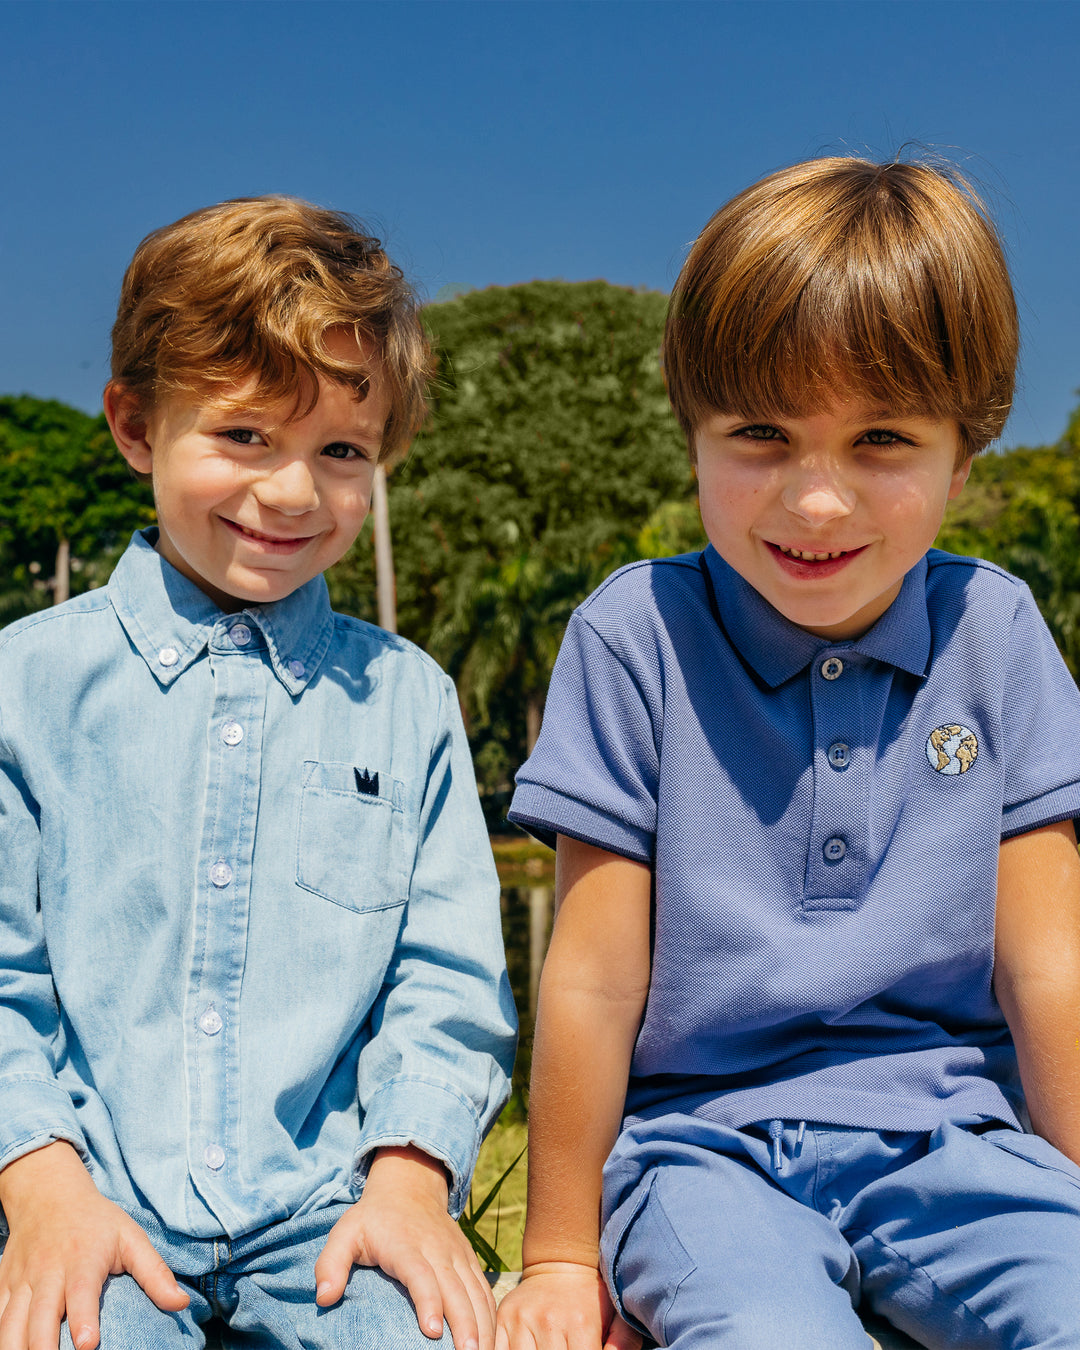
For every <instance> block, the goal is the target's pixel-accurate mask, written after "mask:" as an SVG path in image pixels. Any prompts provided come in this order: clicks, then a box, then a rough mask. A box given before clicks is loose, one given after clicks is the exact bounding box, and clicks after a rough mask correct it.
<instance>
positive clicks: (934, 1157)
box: [602, 1116, 1080, 1350]
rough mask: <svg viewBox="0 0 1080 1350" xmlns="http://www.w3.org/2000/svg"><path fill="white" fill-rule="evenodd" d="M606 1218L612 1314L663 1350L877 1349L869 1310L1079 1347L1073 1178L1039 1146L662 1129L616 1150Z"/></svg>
mask: <svg viewBox="0 0 1080 1350" xmlns="http://www.w3.org/2000/svg"><path fill="white" fill-rule="evenodd" d="M777 1144H779V1146H780V1154H781V1157H780V1158H779V1162H780V1166H779V1168H778V1167H777V1166H776V1163H777V1161H778V1158H777V1147H776V1146H777ZM605 1218H606V1222H605V1226H604V1233H603V1240H602V1254H603V1261H604V1267H605V1274H606V1276H607V1278H608V1282H609V1284H610V1285H611V1288H612V1293H613V1295H614V1297H615V1298H616V1302H617V1304H618V1306H619V1307H620V1309H621V1310H622V1312H623V1315H624V1316H626V1317H627V1319H628V1320H629V1321H630V1322H631V1323H632V1324H636V1325H637V1326H639V1327H640V1328H641V1329H643V1330H644V1331H645V1332H646V1333H647V1334H648V1335H650V1336H651V1337H652V1338H653V1340H655V1341H656V1342H657V1343H658V1344H659V1345H662V1346H669V1347H673V1348H674V1347H677V1348H678V1350H699V1348H701V1350H703V1348H704V1347H708V1348H709V1350H717V1348H718V1347H721V1346H730V1347H732V1350H776V1347H777V1346H783V1347H784V1348H785V1350H821V1347H822V1346H828V1347H829V1350H868V1346H869V1341H868V1338H867V1335H866V1333H865V1331H863V1329H862V1327H861V1324H860V1322H859V1318H858V1316H857V1315H856V1312H855V1309H856V1307H857V1306H858V1305H859V1304H860V1303H861V1304H862V1307H863V1309H864V1311H865V1310H866V1309H872V1310H873V1311H874V1312H876V1313H878V1314H880V1315H881V1316H883V1317H885V1318H887V1319H888V1320H889V1321H890V1322H892V1323H893V1325H894V1326H897V1327H899V1328H900V1329H901V1330H902V1331H904V1332H906V1333H907V1334H908V1335H909V1336H911V1337H913V1338H914V1339H915V1340H917V1341H919V1342H920V1343H922V1344H926V1345H932V1346H945V1345H947V1346H949V1347H950V1350H1019V1348H1020V1347H1036V1346H1037V1347H1039V1348H1040V1350H1050V1348H1051V1347H1053V1350H1076V1346H1077V1345H1078V1344H1080V1168H1077V1167H1075V1166H1073V1164H1072V1163H1071V1162H1069V1161H1068V1160H1067V1159H1066V1158H1065V1157H1063V1156H1062V1155H1061V1154H1060V1153H1058V1152H1057V1151H1056V1150H1055V1149H1053V1148H1052V1147H1051V1146H1050V1145H1049V1144H1047V1143H1046V1142H1045V1140H1042V1139H1040V1138H1038V1137H1037V1136H1035V1135H1028V1134H1020V1133H1019V1132H1018V1131H1016V1130H1012V1129H1005V1128H986V1127H981V1126H980V1127H976V1128H975V1129H968V1128H964V1127H963V1126H960V1125H953V1124H946V1125H943V1126H941V1127H939V1128H938V1129H937V1130H935V1131H934V1132H933V1133H932V1134H926V1133H910V1134H909V1133H898V1132H896V1133H894V1132H885V1133H877V1132H874V1131H867V1130H856V1129H846V1128H840V1127H832V1126H817V1125H812V1124H811V1125H808V1126H806V1128H805V1133H804V1135H803V1137H802V1138H801V1140H800V1138H799V1132H798V1131H797V1130H796V1129H795V1128H794V1127H793V1126H791V1125H786V1126H785V1127H784V1129H783V1134H782V1136H781V1137H780V1138H779V1139H778V1140H770V1138H769V1136H768V1134H767V1131H766V1129H765V1128H763V1127H759V1126H753V1125H751V1126H747V1127H745V1128H744V1129H742V1130H735V1129H730V1128H728V1127H726V1126H721V1125H714V1124H711V1123H709V1122H707V1121H701V1120H695V1119H690V1118H688V1117H685V1116H668V1117H665V1118H663V1119H661V1120H653V1121H649V1122H646V1123H644V1124H641V1125H637V1126H634V1127H632V1128H631V1129H629V1130H627V1131H626V1132H625V1133H624V1134H623V1135H622V1136H621V1137H620V1139H619V1141H618V1143H617V1145H616V1148H615V1150H614V1152H613V1153H612V1157H611V1159H610V1161H609V1163H608V1166H607V1168H606V1169H605Z"/></svg>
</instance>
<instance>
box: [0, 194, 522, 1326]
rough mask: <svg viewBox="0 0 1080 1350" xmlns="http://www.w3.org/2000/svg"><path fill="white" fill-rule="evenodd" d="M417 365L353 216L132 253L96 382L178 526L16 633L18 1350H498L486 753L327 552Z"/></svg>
mask: <svg viewBox="0 0 1080 1350" xmlns="http://www.w3.org/2000/svg"><path fill="white" fill-rule="evenodd" d="M426 379H427V351H426V345H425V342H424V338H423V333H422V329H421V327H420V324H419V320H418V316H417V311H416V303H415V299H414V296H413V294H412V292H411V290H410V288H409V287H408V286H407V285H406V283H405V282H404V280H403V278H402V276H401V273H400V272H399V271H398V270H397V268H395V267H394V266H393V265H392V264H391V263H390V262H389V260H388V259H387V257H386V255H385V253H384V252H383V250H382V248H381V247H380V245H379V243H378V241H377V240H375V239H373V238H371V237H370V236H368V235H367V234H366V233H365V232H364V231H363V229H362V228H361V227H360V226H359V224H358V223H357V222H355V221H353V220H351V219H350V218H348V217H346V216H342V215H339V214H337V213H335V212H330V211H326V210H321V209H319V208H316V207H312V206H309V205H307V204H306V203H303V202H299V201H295V200H292V199H290V198H284V197H267V198H257V199H251V200H239V201H233V202H224V203H222V204H220V205H218V206H215V207H210V208H207V209H205V210H202V211H197V212H195V213H194V214H192V215H190V216H187V217H185V218H184V219H183V220H180V221H178V222H176V223H175V224H174V225H170V226H168V227H166V228H165V229H163V230H159V231H157V232H156V233H155V234H152V235H150V236H149V237H148V238H147V239H146V240H144V242H143V243H142V244H141V245H140V247H139V249H138V251H137V252H136V255H135V258H134V260H133V262H132V264H131V266H130V268H129V270H128V272H127V275H126V277H125V280H124V286H123V290H122V294H121V300H120V307H119V314H118V317H117V321H116V325H115V328H114V331H113V378H112V380H111V381H110V383H109V385H108V386H107V388H106V391H105V409H106V414H107V416H108V419H109V424H110V427H111V428H112V432H113V435H114V437H115V439H116V442H117V445H118V446H119V448H120V451H121V453H122V454H123V455H124V457H125V458H126V459H127V461H128V463H129V464H130V465H131V467H132V469H133V470H134V471H135V472H136V473H138V474H140V475H143V476H145V477H147V478H149V479H150V480H151V481H152V483H153V489H154V498H155V504H156V508H157V516H158V524H157V527H156V528H155V529H152V530H146V531H143V532H141V533H137V534H136V535H135V536H134V537H133V539H132V542H131V545H130V546H129V548H128V550H127V552H126V553H125V554H124V556H123V557H122V558H121V560H120V563H119V565H118V566H117V568H116V571H115V572H114V574H113V576H112V578H111V579H110V581H109V584H108V586H107V587H105V588H104V589H102V590H99V591H93V592H90V593H88V594H86V595H83V596H80V597H78V598H77V599H75V600H72V601H70V602H69V603H67V604H64V605H61V606H58V607H56V608H54V609H52V610H50V611H48V612H46V613H41V614H37V615H34V616H32V617H31V618H29V619H27V620H25V621H23V622H21V623H18V624H14V625H12V626H11V627H9V628H8V629H6V630H5V631H4V633H3V634H2V635H0V849H2V854H3V860H4V862H3V868H2V869H0V1167H2V1169H3V1170H2V1171H0V1204H2V1206H3V1219H4V1220H5V1228H4V1230H3V1231H4V1233H5V1235H6V1242H5V1245H4V1246H3V1253H2V1256H0V1347H2V1350H55V1348H56V1346H57V1345H58V1343H59V1344H60V1345H62V1346H66V1347H68V1350H71V1347H72V1345H73V1343H74V1346H76V1347H78V1350H93V1347H94V1346H96V1345H97V1344H99V1341H100V1344H101V1345H102V1346H103V1347H104V1350H108V1348H109V1347H122V1348H123V1350H130V1347H134V1346H139V1347H154V1348H155V1350H156V1348H157V1347H162V1350H164V1347H181V1346H188V1345H192V1344H194V1345H196V1346H198V1345H203V1344H204V1343H205V1336H204V1331H203V1328H204V1326H205V1324H206V1323H207V1321H208V1320H209V1319H210V1318H211V1317H212V1316H216V1317H218V1318H220V1319H222V1320H224V1322H226V1323H227V1324H228V1328H229V1330H228V1332H227V1333H226V1336H227V1338H228V1343H229V1344H230V1345H235V1346H242V1345H250V1346H253V1347H254V1346H263V1347H274V1348H275V1350H282V1347H284V1348H285V1350H288V1348H289V1347H292V1348H293V1350H300V1347H301V1346H304V1347H335V1348H336V1347H342V1348H343V1350H344V1347H350V1348H351V1347H354V1346H357V1345H378V1346H386V1347H407V1346H408V1347H414V1348H415V1347H416V1346H419V1345H428V1344H430V1343H431V1340H432V1339H435V1340H438V1339H440V1338H442V1342H443V1343H444V1344H447V1345H449V1344H450V1337H451V1334H452V1335H453V1339H454V1343H455V1344H456V1345H457V1346H459V1347H474V1350H481V1348H484V1347H486V1348H490V1347H491V1346H492V1344H493V1341H494V1305H493V1302H492V1299H491V1294H490V1291H489V1289H488V1287H487V1284H486V1282H485V1280H484V1277H483V1275H482V1273H481V1271H480V1268H479V1266H478V1264H477V1262H476V1259H475V1257H474V1256H473V1253H472V1251H471V1250H470V1248H469V1245H468V1243H467V1242H466V1240H465V1238H464V1236H463V1234H462V1233H461V1231H460V1229H459V1228H458V1227H457V1225H456V1223H455V1222H454V1219H453V1218H452V1217H451V1216H452V1215H457V1214H459V1213H460V1210H461V1207H462V1205H463V1203H464V1198H465V1195H466V1193H467V1190H468V1185H469V1180H470V1177H471V1174H472V1169H473V1165H474V1163H475V1160H476V1154H477V1150H478V1148H479V1144H480V1140H481V1138H482V1136H483V1133H484V1131H485V1130H486V1128H487V1127H488V1126H489V1124H490V1123H491V1121H492V1119H493V1118H494V1116H495V1114H496V1113H497V1111H498V1109H499V1107H500V1106H501V1104H502V1103H503V1101H504V1100H505V1098H506V1094H507V1088H508V1084H507V1072H508V1071H509V1068H510V1064H511V1061H512V1058H513V1047H514V1015H513V1004H512V1001H511V999H510V995H509V987H508V983H507V979H506V969H505V963H504V958H503V950H502V939H501V933H500V921H499V903H498V895H499V891H498V881H497V878H496V876H495V870H494V866H493V863H492V860H491V854H490V849H489V848H488V845H487V839H486V831H485V828H484V822H483V818H482V815H481V812H480V809H479V803H478V799H477V795H476V788H475V783H474V780H473V775H472V766H471V761H470V758H469V751H468V746H467V744H466V742H465V737H464V733H463V729H462V726H461V719H460V716H459V712H458V705H457V699H456V696H455V693H454V689H453V685H452V684H451V683H450V681H449V680H448V679H447V678H446V676H445V675H443V673H442V672H441V671H440V670H439V669H438V668H437V667H436V666H435V664H434V663H433V662H432V661H430V660H429V659H428V658H427V657H426V656H424V655H423V653H421V652H419V651H418V650H417V649H416V648H414V647H413V646H412V645H411V644H410V643H408V642H405V641H404V640H402V639H400V638H397V637H395V636H392V635H390V634H387V633H384V632H381V631H380V630H379V629H376V628H373V627H371V626H370V625H368V624H365V623H361V622H360V621H358V620H355V619H351V618H346V617H343V616H341V615H336V614H334V613H333V612H332V611H331V609H330V605H329V601H328V596H327V589H326V584H325V582H324V581H323V579H322V576H321V573H322V572H323V570H324V569H325V568H327V567H328V566H330V565H331V564H333V563H334V562H336V561H337V560H338V559H339V558H340V557H341V556H342V555H343V554H344V553H345V552H346V550H347V549H348V548H349V547H350V546H351V544H352V543H353V541H354V540H355V538H356V536H357V533H358V532H359V530H360V527H361V525H362V523H363V521H364V518H365V516H366V514H367V510H368V505H369V500H370V494H371V484H372V478H373V475H374V472H375V467H376V465H377V464H378V463H379V462H380V461H382V460H385V459H387V458H388V457H389V456H392V455H394V454H397V453H399V452H400V451H402V450H403V449H404V448H405V446H406V445H407V444H408V442H409V440H410V438H411V436H412V434H413V433H414V431H415V430H416V428H417V426H418V425H419V423H420V421H421V419H422V417H423V415H424V411H425V394H426ZM354 1266H355V1267H357V1268H356V1269H354V1268H353V1267H354ZM410 1300H411V1301H410ZM444 1327H445V1330H444Z"/></svg>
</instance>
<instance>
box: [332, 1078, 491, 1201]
mask: <svg viewBox="0 0 1080 1350" xmlns="http://www.w3.org/2000/svg"><path fill="white" fill-rule="evenodd" d="M481 1138H482V1136H481V1132H480V1120H479V1118H478V1116H477V1114H476V1111H475V1110H474V1108H473V1105H472V1103H471V1102H470V1101H469V1100H468V1099H467V1098H466V1097H464V1096H462V1094H461V1093H460V1092H458V1091H456V1090H455V1089H454V1088H453V1087H452V1086H450V1085H449V1084H448V1083H445V1082H440V1081H439V1080H438V1079H436V1078H426V1077H423V1076H421V1075H418V1074H411V1075H402V1076H400V1077H398V1078H393V1079H391V1080H390V1082H388V1083H385V1084H384V1085H383V1086H382V1087H381V1088H380V1089H379V1090H378V1092H376V1094H375V1095H374V1097H373V1098H372V1099H371V1102H370V1104H369V1106H368V1109H367V1112H366V1114H365V1116H364V1123H363V1126H362V1128H361V1131H360V1142H359V1144H358V1145H357V1149H356V1156H355V1157H354V1159H353V1185H354V1186H355V1187H356V1189H357V1190H360V1189H361V1188H362V1187H363V1184H364V1181H365V1180H366V1179H367V1173H368V1168H369V1167H370V1166H371V1160H372V1156H373V1155H374V1153H375V1150H376V1149H379V1148H401V1147H403V1146H404V1145H406V1144H415V1146H416V1147H417V1148H420V1149H423V1151H424V1152H425V1153H428V1154H430V1155H431V1157H433V1158H437V1159H438V1160H439V1162H441V1163H443V1164H444V1165H445V1167H446V1169H447V1171H448V1172H449V1173H450V1199H449V1203H448V1209H449V1211H450V1214H451V1216H452V1217H453V1218H455V1219H457V1218H460V1217H461V1211H462V1210H463V1209H464V1208H465V1199H466V1197H467V1196H468V1193H469V1186H470V1184H471V1182H472V1174H473V1169H474V1168H475V1166H476V1157H477V1154H478V1153H479V1152H480V1143H481Z"/></svg>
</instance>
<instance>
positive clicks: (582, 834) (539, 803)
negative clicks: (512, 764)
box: [507, 783, 656, 866]
mask: <svg viewBox="0 0 1080 1350" xmlns="http://www.w3.org/2000/svg"><path fill="white" fill-rule="evenodd" d="M507 818H508V819H510V820H512V821H513V822H514V824H515V825H520V826H521V827H522V829H524V830H528V832H529V833H530V834H533V835H535V836H536V838H537V839H539V840H541V841H542V842H543V843H545V844H549V845H550V846H551V847H552V848H554V847H555V836H556V835H557V834H565V835H568V836H569V837H570V838H571V839H580V840H581V841H582V843H585V844H594V845H595V846H596V847H597V848H603V849H607V850H608V852H609V853H618V854H619V855H620V856H621V857H624V858H632V859H633V860H634V861H635V862H642V863H647V864H648V865H650V866H651V865H652V861H653V852H654V850H655V848H656V836H655V835H654V834H653V832H652V831H651V830H643V829H639V828H638V827H636V826H634V825H629V824H627V823H626V821H624V820H619V819H618V818H617V817H616V816H613V815H610V814H609V813H608V812H606V811H603V810H601V809H600V808H599V807H595V806H590V805H589V804H588V803H587V802H579V801H575V800H574V799H573V798H572V797H564V796H563V795H562V794H561V793H559V792H553V791H552V790H551V788H546V787H540V786H539V785H537V784H535V783H520V784H519V785H518V787H517V790H516V791H515V793H514V800H513V802H512V803H511V806H510V810H509V811H508V812H507Z"/></svg>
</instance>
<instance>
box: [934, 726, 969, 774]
mask: <svg viewBox="0 0 1080 1350" xmlns="http://www.w3.org/2000/svg"><path fill="white" fill-rule="evenodd" d="M978 753H979V738H978V737H977V736H976V735H975V733H974V732H973V731H972V730H971V728H970V727H962V726H946V727H937V728H936V729H935V730H934V731H932V732H931V733H930V739H929V740H928V741H927V742H926V758H927V759H928V760H929V761H930V767H931V768H932V769H933V770H934V772H935V773H943V774H945V775H946V776H953V775H955V774H958V773H967V771H968V769H970V768H971V766H972V765H973V764H974V763H975V759H976V757H977V756H978Z"/></svg>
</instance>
